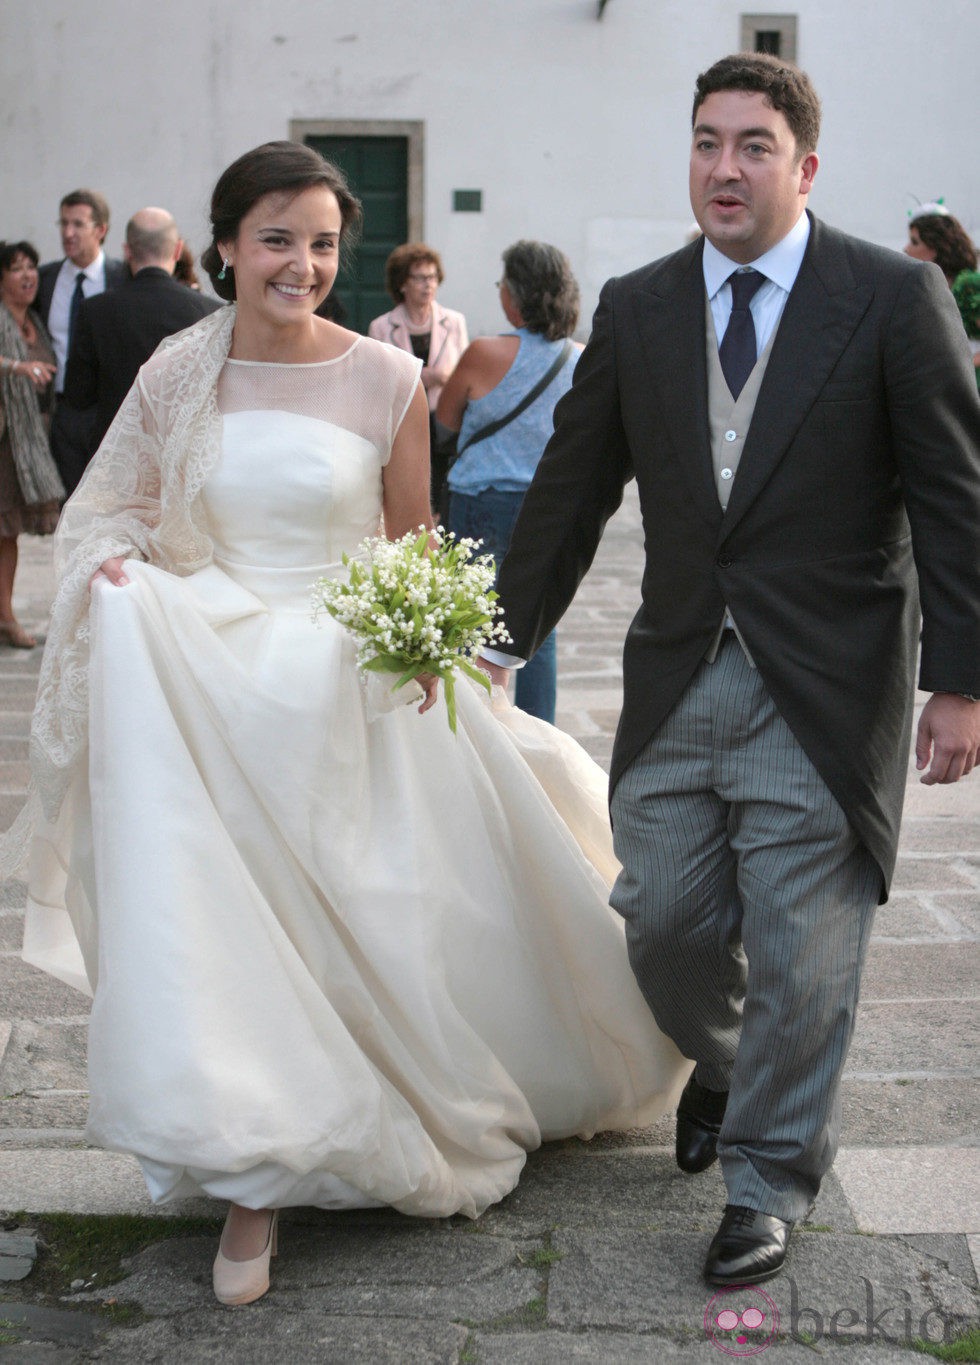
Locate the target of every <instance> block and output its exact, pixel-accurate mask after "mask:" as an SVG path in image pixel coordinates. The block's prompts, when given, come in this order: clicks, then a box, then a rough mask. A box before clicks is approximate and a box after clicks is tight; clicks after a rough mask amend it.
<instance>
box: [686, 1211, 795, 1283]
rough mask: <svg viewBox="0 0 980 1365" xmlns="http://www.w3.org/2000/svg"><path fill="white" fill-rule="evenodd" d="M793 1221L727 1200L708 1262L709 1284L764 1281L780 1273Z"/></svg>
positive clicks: (706, 1268) (706, 1276)
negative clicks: (788, 1221) (789, 1221)
mask: <svg viewBox="0 0 980 1365" xmlns="http://www.w3.org/2000/svg"><path fill="white" fill-rule="evenodd" d="M792 1231H793V1224H792V1223H787V1222H786V1221H785V1220H784V1219H782V1218H776V1217H775V1216H774V1215H773V1214H771V1213H760V1212H759V1211H758V1209H746V1208H743V1207H742V1206H741V1205H740V1204H727V1205H726V1206H725V1216H724V1217H723V1218H722V1220H721V1226H720V1227H719V1229H718V1231H717V1232H716V1233H715V1235H714V1238H713V1239H712V1242H711V1245H710V1246H709V1247H708V1255H707V1258H706V1260H705V1263H704V1278H705V1279H706V1280H707V1281H708V1283H709V1284H760V1283H761V1282H762V1281H763V1280H771V1279H772V1277H773V1275H778V1274H779V1272H780V1270H782V1268H783V1262H784V1261H785V1260H786V1248H787V1246H788V1245H789V1235H790V1233H791V1232H792Z"/></svg>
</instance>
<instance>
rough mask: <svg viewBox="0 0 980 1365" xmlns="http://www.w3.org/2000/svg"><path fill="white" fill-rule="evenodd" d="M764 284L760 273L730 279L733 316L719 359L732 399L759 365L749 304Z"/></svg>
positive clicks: (743, 272) (742, 272) (738, 273)
mask: <svg viewBox="0 0 980 1365" xmlns="http://www.w3.org/2000/svg"><path fill="white" fill-rule="evenodd" d="M765 282H766V277H765V275H762V274H760V272H759V271H758V270H736V272H735V274H734V275H730V276H729V278H728V283H729V284H730V285H731V287H732V315H731V317H730V318H729V320H728V326H727V327H726V328H725V335H724V336H723V337H722V339H721V345H720V346H719V347H718V358H719V359H720V361H721V368H722V373H723V374H724V376H725V379H726V381H727V383H728V387H729V388H730V389H731V391H732V397H733V398H737V397H738V396H739V394H740V393H741V392H742V389H743V388H744V387H745V381H746V379H748V377H749V375H750V374H751V373H752V367H753V365H754V364H755V361H756V356H757V350H756V338H755V323H754V322H753V320H752V312H751V309H750V308H749V304H750V303H751V302H752V297H753V295H754V294H755V292H756V290H757V289H761V287H762V286H763V285H764V284H765Z"/></svg>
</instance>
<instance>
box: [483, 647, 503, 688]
mask: <svg viewBox="0 0 980 1365" xmlns="http://www.w3.org/2000/svg"><path fill="white" fill-rule="evenodd" d="M476 666H477V668H482V669H483V672H484V673H489V674H490V681H491V682H492V683H493V685H494V687H506V686H507V680H508V678H509V677H510V669H509V668H504V667H503V666H502V665H501V664H492V663H491V662H490V660H489V659H485V658H484V657H483V655H482V654H481V655H480V657H479V658H478V659H477V661H476Z"/></svg>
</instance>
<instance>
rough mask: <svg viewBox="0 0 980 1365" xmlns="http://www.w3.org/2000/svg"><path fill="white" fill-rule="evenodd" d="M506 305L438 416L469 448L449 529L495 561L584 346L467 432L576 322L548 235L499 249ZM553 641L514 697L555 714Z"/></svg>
mask: <svg viewBox="0 0 980 1365" xmlns="http://www.w3.org/2000/svg"><path fill="white" fill-rule="evenodd" d="M503 262H504V273H503V277H502V279H501V280H500V283H499V286H498V287H499V290H500V306H501V308H502V309H503V310H504V316H505V317H506V318H507V321H508V322H509V323H510V324H511V326H512V327H513V328H514V331H512V332H508V333H506V334H504V335H502V336H496V337H483V338H481V339H480V340H479V341H474V342H473V343H472V344H471V345H470V346H469V347H468V348H467V349H466V351H465V352H464V353H463V356H462V358H461V360H460V362H459V364H458V365H457V367H456V369H455V371H454V372H453V374H452V376H451V377H450V379H449V381H448V383H447V384H446V387H445V388H444V389H443V391H442V395H441V397H440V399H439V406H438V409H437V412H436V416H437V418H438V420H439V422H441V423H442V425H443V426H446V427H449V429H450V430H452V431H458V432H459V448H460V450H461V451H462V452H463V453H462V454H461V455H460V457H459V459H458V460H457V461H456V463H455V464H454V465H453V466H452V468H451V469H450V471H449V529H450V530H451V531H454V532H455V533H456V535H457V536H472V537H473V539H474V540H482V541H483V552H484V553H486V554H492V555H493V557H494V559H495V560H496V561H497V564H498V565H499V564H500V563H501V561H502V560H503V557H504V555H505V554H506V553H507V548H508V546H509V544H510V537H511V531H512V530H513V526H514V522H515V521H516V520H517V514H518V512H519V511H520V507H521V503H522V502H523V500H524V494H525V493H526V492H527V489H528V486H529V485H530V482H531V480H532V478H533V477H534V471H535V470H536V469H537V467H538V461H539V460H540V459H541V456H542V454H543V452H544V448H545V446H546V445H547V443H548V439H549V437H550V436H551V433H552V431H553V429H554V410H555V404H556V403H557V402H558V399H559V398H561V396H562V395H563V394H564V393H566V392H567V391H568V389H569V388H570V387H571V383H572V373H573V371H574V369H575V362H576V361H577V359H578V355H579V352H580V351H581V349H582V348H581V346H579V345H577V344H575V343H573V344H572V346H571V349H569V350H568V353H567V354H566V355H565V357H564V363H562V364H561V365H560V367H559V368H558V369H557V370H556V371H555V372H554V373H553V374H552V376H551V378H550V380H549V382H548V384H547V385H546V387H544V388H543V389H541V391H540V392H539V393H538V394H537V396H536V397H535V398H534V400H533V402H531V403H530V404H528V405H527V406H526V407H524V408H523V409H522V410H521V411H520V412H519V413H518V415H517V416H515V417H514V418H513V420H511V421H508V422H507V423H506V425H503V426H501V427H499V428H498V429H497V430H495V431H494V432H493V433H492V434H491V435H488V436H486V437H483V438H481V439H479V440H475V441H474V442H473V444H472V445H470V446H469V448H465V447H466V446H467V441H468V440H469V439H470V438H471V437H473V436H475V435H477V434H478V433H480V432H481V431H482V430H483V429H484V428H486V427H487V426H488V425H490V424H491V423H494V422H499V421H500V419H501V418H504V417H506V416H507V415H508V414H509V413H511V412H513V411H514V409H515V408H517V407H518V405H519V404H520V403H521V402H522V400H523V399H525V398H526V397H527V395H528V394H530V393H531V392H532V391H533V390H534V388H535V386H536V385H538V384H540V382H541V381H542V380H543V379H544V378H545V377H546V376H547V375H548V373H549V371H551V370H552V369H553V367H554V366H555V364H556V362H557V361H559V360H560V358H561V357H562V355H563V352H565V351H566V349H567V348H566V342H567V338H568V337H570V336H571V334H572V332H573V331H574V330H575V325H576V323H577V322H578V309H579V290H578V284H577V283H576V281H575V276H574V275H573V274H572V269H571V266H570V264H569V262H568V258H567V257H566V256H565V255H564V254H563V253H562V252H561V251H559V250H558V248H557V247H553V246H549V245H548V244H547V243H546V242H529V241H521V242H516V243H515V244H514V245H513V246H510V247H508V248H507V250H506V251H505V252H504V254H503ZM556 686H557V650H556V640H555V635H554V633H552V634H551V635H550V636H549V637H548V639H547V640H546V641H545V642H544V644H543V645H542V646H541V648H540V649H539V650H538V652H537V653H536V654H535V656H534V658H533V659H531V660H529V661H528V663H527V664H526V665H525V666H524V667H523V668H522V669H519V670H518V671H517V684H516V695H515V701H516V703H517V705H518V706H519V707H520V708H521V710H523V711H527V712H528V713H529V714H530V715H532V716H538V717H540V718H541V719H542V720H547V721H550V722H552V723H554V719H555V692H556Z"/></svg>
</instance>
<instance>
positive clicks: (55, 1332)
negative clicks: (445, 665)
mask: <svg viewBox="0 0 980 1365" xmlns="http://www.w3.org/2000/svg"><path fill="white" fill-rule="evenodd" d="M641 557H642V534H641V531H640V526H639V518H638V513H637V509H636V505H635V500H634V499H633V498H628V499H627V502H626V504H625V505H624V508H623V509H622V511H621V512H620V513H619V514H618V515H617V516H616V518H615V519H614V520H613V522H612V523H611V524H610V527H609V530H608V531H607V535H606V538H605V541H604V543H603V546H602V549H601V551H600V556H599V558H598V560H597V562H596V564H595V566H594V568H593V570H592V572H591V573H590V575H589V577H588V579H587V580H586V582H585V584H584V585H583V588H582V590H581V592H580V594H579V597H578V599H577V601H576V603H575V605H574V607H573V609H572V611H571V612H570V614H569V616H568V618H567V619H566V622H565V624H564V626H563V628H562V631H561V633H560V641H561V645H560V679H561V685H560V695H559V723H560V724H561V725H562V726H563V727H564V728H565V729H567V730H569V731H570V732H571V733H572V734H574V735H575V736H576V737H577V738H578V739H579V740H580V741H581V743H582V744H583V745H584V746H585V747H586V748H587V749H588V750H589V751H590V752H591V753H592V754H593V755H594V757H595V758H596V759H597V760H598V761H599V762H600V763H603V764H604V765H605V764H606V763H607V761H608V757H609V752H610V748H611V742H612V733H613V730H614V726H615V721H616V716H617V713H618V709H619V690H620V671H619V656H620V649H621V644H622V639H623V636H624V633H625V629H626V626H627V624H628V621H629V618H630V616H631V615H632V612H633V609H634V605H635V602H636V600H637V593H638V579H639V565H640V561H641ZM50 589H51V575H50V560H49V546H48V545H47V543H45V542H43V541H38V540H32V539H30V538H25V539H24V540H23V542H22V568H21V572H20V575H19V579H18V593H17V599H18V608H19V610H20V612H21V615H22V619H23V620H24V622H25V624H27V625H28V626H31V627H38V628H42V629H43V626H44V621H45V615H46V611H47V604H48V601H49V597H50ZM38 664H39V652H38V651H35V652H34V653H33V654H27V653H22V652H19V651H14V650H11V649H5V648H0V827H2V826H3V825H5V824H6V823H9V821H10V820H11V819H12V818H13V816H14V814H15V812H16V810H17V809H18V808H19V804H20V800H21V797H22V793H23V786H24V781H25V769H26V753H27V741H26V736H27V729H28V721H29V713H30V709H31V703H32V697H33V693H34V689H35V685H36V679H37V668H38ZM920 700H921V699H920ZM22 906H23V887H22V886H18V885H14V886H12V887H7V888H5V889H4V892H3V899H2V901H0V1096H2V1114H0V1209H5V1210H7V1211H8V1212H10V1213H12V1212H14V1211H18V1210H19V1211H26V1212H27V1214H31V1215H36V1216H40V1215H43V1214H45V1213H50V1212H53V1211H63V1212H68V1213H78V1214H81V1213H89V1214H113V1213H133V1214H146V1215H153V1216H154V1217H156V1218H158V1219H159V1220H160V1224H159V1225H160V1227H161V1229H163V1228H165V1227H166V1226H167V1225H168V1224H167V1220H168V1219H169V1218H171V1217H173V1216H175V1215H177V1214H205V1215H212V1214H213V1213H214V1208H213V1206H212V1205H209V1204H206V1203H203V1202H201V1203H187V1204H183V1205H181V1206H179V1207H176V1206H174V1207H168V1208H167V1209H164V1210H156V1211H154V1210H153V1209H152V1208H151V1206H150V1205H149V1202H148V1200H147V1197H146V1193H145V1190H144V1187H143V1185H142V1181H141V1179H140V1177H139V1174H138V1171H137V1169H136V1167H135V1165H134V1163H133V1162H131V1161H130V1160H129V1159H128V1158H126V1157H122V1156H118V1155H113V1154H108V1153H102V1152H99V1151H95V1150H93V1149H90V1148H89V1147H87V1145H86V1143H85V1138H84V1132H83V1128H84V1123H85V1107H86V1094H85V1085H86V1080H85V1033H86V1020H87V1013H88V1002H87V1000H86V999H85V998H84V997H82V996H81V995H78V994H77V993H75V992H73V991H72V990H70V989H68V988H67V987H63V986H61V985H59V984H58V983H57V982H55V981H53V980H50V979H48V978H46V977H44V976H42V975H41V974H39V973H38V972H35V971H33V970H32V969H30V968H28V967H26V966H25V965H24V964H23V963H22V962H21V961H20V960H19V957H18V947H19V941H20V933H21V925H22V919H23V913H22ZM978 933H980V776H978V775H975V776H974V777H973V778H972V779H970V780H968V781H966V782H963V783H960V784H959V785H957V786H955V787H951V788H940V789H933V790H927V789H925V788H923V787H921V786H920V785H919V784H918V782H917V781H916V776H915V772H914V769H913V768H912V767H911V765H910V776H909V789H908V801H907V806H906V820H905V827H904V835H903V842H902V854H901V859H900V863H899V868H898V875H897V877H896V881H895V889H894V894H893V896H892V899H891V901H890V902H889V904H888V905H887V906H884V907H883V908H882V909H881V910H880V911H879V914H878V918H877V921H876V930H875V936H874V940H873V943H872V947H871V954H870V960H869V964H868V969H867V973H866V976H865V985H864V995H863V1003H862V1007H861V1012H860V1018H859V1023H858V1029H857V1035H856V1038H855V1042H854V1046H853V1049H852V1052H851V1056H850V1060H849V1065H848V1069H847V1075H846V1081H845V1086H844V1129H843V1140H842V1147H841V1151H840V1154H839V1156H838V1159H837V1163H836V1166H835V1169H834V1171H833V1173H832V1174H831V1175H830V1177H829V1178H828V1180H827V1181H826V1183H825V1186H824V1189H823V1191H822V1192H821V1195H820V1199H819V1201H818V1203H817V1206H816V1208H815V1210H814V1212H813V1214H812V1216H811V1220H810V1222H809V1223H808V1224H807V1225H806V1227H805V1228H803V1229H802V1230H800V1231H799V1232H798V1233H797V1235H796V1237H795V1239H794V1244H793V1249H792V1252H791V1256H790V1260H789V1263H788V1266H787V1269H786V1272H785V1273H784V1274H783V1275H781V1276H779V1277H778V1278H777V1279H775V1280H773V1281H771V1282H770V1283H769V1284H767V1285H766V1286H764V1290H765V1292H764V1293H763V1290H762V1288H759V1289H755V1290H751V1289H750V1290H744V1291H738V1292H737V1293H735V1294H733V1295H726V1296H723V1297H722V1298H721V1299H720V1300H716V1301H714V1302H711V1300H712V1296H711V1294H710V1292H709V1291H708V1290H707V1289H706V1287H705V1286H704V1285H703V1284H702V1283H701V1282H700V1279H699V1267H700V1263H701V1259H702V1257H703V1253H704V1249H705V1246H706V1243H707V1241H708V1239H709V1237H710V1235H711V1233H712V1232H713V1231H714V1228H715V1226H716V1224H717V1220H718V1217H719V1214H720V1210H721V1207H722V1205H723V1203H724V1191H723V1186H722V1182H721V1179H720V1176H719V1174H718V1171H717V1167H715V1168H714V1169H712V1170H711V1171H708V1172H706V1173H705V1174H704V1175H702V1176H697V1177H686V1176H683V1175H682V1174H681V1173H680V1172H679V1171H678V1170H677V1168H676V1167H675V1166H674V1164H673V1160H672V1153H671V1143H672V1124H671V1122H670V1121H669V1120H664V1121H662V1122H661V1123H659V1124H658V1125H657V1126H656V1127H654V1128H651V1129H648V1130H644V1131H638V1132H632V1133H626V1134H615V1135H609V1136H606V1137H599V1138H597V1139H596V1140H595V1141H593V1142H592V1143H589V1144H585V1143H580V1142H577V1141H569V1142H564V1143H556V1144H551V1145H549V1146H548V1147H546V1148H545V1149H543V1150H542V1151H540V1152H537V1153H534V1154H532V1156H531V1157H530V1159H529V1161H528V1165H527V1170H526V1173H525V1175H524V1178H523V1179H522V1182H521V1184H520V1186H519V1188H518V1189H517V1190H516V1191H515V1193H514V1194H513V1195H511V1196H510V1198H508V1199H507V1200H505V1201H504V1202H503V1204H501V1205H499V1206H498V1207H496V1208H494V1209H492V1210H490V1211H489V1212H488V1213H487V1214H485V1215H484V1217H483V1218H481V1219H479V1220H478V1221H477V1222H476V1223H469V1222H467V1221H466V1220H463V1219H448V1220H442V1221H418V1220H411V1219H407V1218H402V1217H399V1216H398V1215H396V1214H392V1213H388V1212H371V1213H367V1212H365V1213H361V1214H346V1215H337V1214H333V1215H331V1214H326V1213H321V1212H318V1211H316V1210H295V1211H291V1212H290V1213H288V1214H287V1215H286V1216H285V1218H284V1220H283V1230H282V1231H283V1235H282V1237H281V1254H280V1256H279V1258H278V1260H277V1262H275V1263H274V1276H273V1289H272V1291H271V1292H270V1294H269V1295H268V1297H267V1298H266V1299H265V1300H264V1301H263V1302H262V1303H260V1304H258V1305H255V1306H253V1307H250V1308H246V1309H239V1310H227V1309H221V1308H220V1307H218V1306H216V1305H215V1304H214V1303H213V1301H212V1299H211V1295H210V1289H209V1275H210V1263H211V1258H212V1255H213V1250H214V1236H213V1233H209V1234H208V1235H207V1236H202V1235H181V1236H179V1237H177V1236H171V1237H165V1238H164V1239H163V1240H158V1241H155V1242H153V1243H152V1244H151V1245H149V1247H148V1248H147V1249H146V1250H143V1251H141V1252H139V1253H138V1254H136V1255H135V1256H133V1257H132V1258H131V1260H130V1261H129V1262H128V1263H127V1268H128V1272H129V1274H128V1278H125V1279H123V1280H121V1281H120V1282H118V1283H116V1284H113V1285H112V1286H111V1287H109V1288H99V1287H98V1286H97V1284H96V1283H95V1282H92V1281H91V1280H84V1279H83V1280H76V1281H75V1282H74V1292H72V1286H71V1285H69V1284H67V1283H66V1284H64V1285H61V1286H57V1287H56V1289H55V1290H53V1291H52V1292H50V1293H48V1294H47V1295H45V1296H43V1297H42V1296H40V1295H39V1294H38V1293H35V1292H32V1288H31V1286H32V1277H31V1276H28V1277H27V1278H26V1279H24V1280H22V1281H20V1282H19V1283H17V1284H8V1285H5V1286H0V1361H7V1360H10V1361H29V1362H34V1361H39V1362H40V1361H47V1360H52V1361H58V1362H62V1361H71V1362H74V1361H83V1360H90V1359H99V1360H104V1361H113V1362H127V1363H128V1362H142V1361H167V1362H170V1361H180V1362H181V1363H183V1362H198V1361H201V1362H205V1361H230V1362H235V1365H239V1362H252V1361H255V1362H260V1361H261V1362H265V1361H266V1360H267V1359H268V1358H269V1357H270V1356H271V1355H275V1356H276V1357H277V1358H280V1359H283V1360H285V1361H287V1362H293V1361H297V1362H305V1361H326V1362H334V1361H336V1362H361V1361H363V1362H368V1361H370V1362H399V1365H400V1363H401V1362H447V1365H448V1362H454V1363H455V1362H480V1365H483V1362H488V1363H489V1362H494V1363H495V1365H521V1362H534V1365H549V1362H556V1365H557V1362H562V1363H563V1365H564V1362H570V1361H596V1362H602V1363H603V1365H618V1363H619V1362H622V1363H623V1365H626V1363H627V1362H651V1363H652V1365H659V1362H672V1361H678V1362H688V1361H692V1362H700V1361H705V1362H707V1361H717V1360H719V1359H720V1358H721V1357H720V1356H719V1351H720V1352H722V1353H723V1354H727V1355H734V1356H745V1355H748V1354H750V1353H754V1354H758V1353H760V1351H761V1350H763V1349H767V1348H768V1349H771V1350H772V1352H773V1358H777V1357H778V1358H779V1359H780V1360H785V1361H786V1362H787V1365H792V1362H795V1361H801V1362H802V1361H811V1360H812V1359H813V1357H814V1353H815V1352H816V1353H817V1354H819V1355H822V1356H824V1357H826V1358H828V1359H829V1360H830V1361H831V1362H834V1361H841V1362H842V1365H843V1363H844V1362H846V1365H861V1363H862V1362H865V1361H873V1362H880V1363H882V1365H884V1363H885V1362H893V1361H894V1362H898V1361H910V1360H911V1359H914V1358H915V1357H913V1356H910V1354H909V1346H910V1343H911V1342H912V1340H913V1339H914V1338H915V1337H921V1338H924V1339H927V1340H932V1341H938V1340H941V1339H942V1337H943V1334H944V1333H945V1334H946V1336H947V1337H948V1336H955V1335H959V1334H960V1333H962V1332H963V1331H965V1330H966V1329H968V1328H973V1329H978V1328H980V1294H978V1279H977V1264H978V1262H980V1151H978V1146H977V1134H978V1131H980V1124H978V1115H980V1085H978V1067H977V1054H976V1046H975V1044H976V1039H977V1033H978V1018H980V1016H978V1011H977V1000H976V996H977V958H978V949H977V939H978ZM20 1222H21V1224H22V1225H24V1226H28V1227H29V1226H31V1225H32V1220H31V1218H30V1217H24V1218H21V1220H20ZM0 1241H2V1239H0ZM2 1253H3V1248H2V1246H0V1273H2V1261H3V1254H2ZM41 1264H42V1266H43V1259H42V1263H41ZM39 1273H40V1269H39V1271H38V1272H36V1274H39ZM106 1300H118V1302H119V1304H123V1305H130V1306H131V1309H130V1312H129V1324H128V1325H122V1324H121V1323H119V1322H118V1321H116V1322H114V1321H111V1320H108V1319H107V1318H106V1316H105V1313H104V1312H99V1311H97V1310H98V1309H99V1308H100V1305H102V1304H104V1302H105V1301H106ZM709 1305H710V1306H709ZM719 1305H720V1307H719ZM733 1307H734V1309H735V1310H736V1312H737V1313H741V1312H743V1311H746V1310H747V1309H750V1308H755V1309H758V1311H759V1312H760V1313H761V1314H763V1315H764V1317H763V1320H762V1325H761V1326H760V1327H758V1328H756V1329H755V1330H753V1331H749V1332H748V1333H747V1332H746V1331H745V1327H744V1324H739V1326H738V1327H736V1328H735V1329H731V1330H727V1331H726V1330H725V1329H724V1327H723V1326H722V1325H719V1323H718V1315H719V1312H720V1311H722V1310H723V1309H725V1308H727V1309H729V1310H731V1308H733ZM777 1317H778V1326H776V1319H777ZM750 1321H751V1319H750ZM770 1333H773V1335H771V1336H770ZM739 1336H741V1337H742V1340H741V1341H739V1339H738V1338H739ZM5 1342H6V1343H8V1344H4V1343H5ZM961 1358H966V1357H961Z"/></svg>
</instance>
